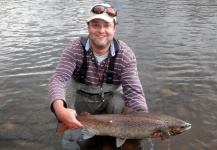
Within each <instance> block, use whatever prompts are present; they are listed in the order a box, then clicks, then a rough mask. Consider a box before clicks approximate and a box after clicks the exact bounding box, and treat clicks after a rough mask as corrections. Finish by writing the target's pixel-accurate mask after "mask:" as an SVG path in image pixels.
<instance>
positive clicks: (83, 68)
mask: <svg viewBox="0 0 217 150" xmlns="http://www.w3.org/2000/svg"><path fill="white" fill-rule="evenodd" d="M87 39H88V37H87V36H81V41H80V42H81V45H82V48H83V53H84V57H83V64H82V66H81V68H80V72H79V83H83V84H84V82H85V78H86V74H87V54H86V49H85V44H86V42H87ZM113 42H114V46H115V56H112V57H111V59H110V63H109V66H108V69H107V71H106V83H107V84H113V76H114V64H115V59H116V57H117V53H118V50H119V49H120V48H119V41H118V40H116V39H113Z"/></svg>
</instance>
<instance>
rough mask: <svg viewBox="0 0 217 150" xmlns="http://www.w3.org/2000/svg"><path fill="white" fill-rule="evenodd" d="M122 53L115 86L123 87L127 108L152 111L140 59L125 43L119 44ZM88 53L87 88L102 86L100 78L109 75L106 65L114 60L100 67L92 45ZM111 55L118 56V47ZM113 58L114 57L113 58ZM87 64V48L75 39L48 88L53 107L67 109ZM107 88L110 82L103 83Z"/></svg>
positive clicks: (63, 55) (88, 47)
mask: <svg viewBox="0 0 217 150" xmlns="http://www.w3.org/2000/svg"><path fill="white" fill-rule="evenodd" d="M119 44H120V45H119V46H120V50H119V51H118V53H117V57H116V61H115V65H114V79H113V84H115V85H116V84H121V85H122V87H123V95H124V100H125V105H126V106H128V107H130V108H133V109H135V110H136V111H146V112H147V111H148V108H147V104H146V100H145V95H144V91H143V88H142V85H141V82H140V80H139V77H138V71H137V62H136V57H135V55H134V53H133V52H132V50H131V49H130V48H129V47H128V46H127V45H126V44H125V43H124V42H122V41H120V40H119ZM85 49H86V50H87V53H86V55H87V64H88V70H87V74H86V78H85V85H86V86H100V85H101V84H102V82H101V81H100V79H99V76H98V74H99V73H100V74H101V75H103V74H104V76H106V73H105V71H104V70H105V69H104V68H105V64H106V63H107V64H109V61H110V57H111V55H109V58H106V59H105V60H103V61H102V62H101V63H100V65H99V66H96V65H95V57H94V54H93V51H92V50H91V49H90V44H89V41H87V43H86V45H85ZM110 52H111V53H113V54H114V55H115V48H114V43H112V45H111V49H110ZM113 54H112V55H113ZM82 63H83V48H82V45H81V43H80V38H76V39H74V40H73V41H72V42H70V43H69V45H68V46H67V47H66V48H65V49H64V51H63V53H62V56H61V58H60V62H59V63H58V65H57V67H56V70H55V72H54V74H53V76H52V77H51V79H50V81H49V85H48V90H49V98H50V103H51V104H52V103H53V102H54V101H55V100H59V99H61V100H63V101H64V102H65V103H64V104H65V107H68V103H67V101H66V99H65V96H66V88H67V85H68V84H69V82H70V80H71V78H73V80H75V81H78V78H79V69H80V67H81V65H82ZM103 84H106V81H103Z"/></svg>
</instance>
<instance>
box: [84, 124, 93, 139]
mask: <svg viewBox="0 0 217 150" xmlns="http://www.w3.org/2000/svg"><path fill="white" fill-rule="evenodd" d="M81 133H82V135H83V139H84V140H86V139H89V138H92V137H93V136H95V134H94V133H92V132H91V131H90V130H88V129H87V127H83V128H82V129H81Z"/></svg>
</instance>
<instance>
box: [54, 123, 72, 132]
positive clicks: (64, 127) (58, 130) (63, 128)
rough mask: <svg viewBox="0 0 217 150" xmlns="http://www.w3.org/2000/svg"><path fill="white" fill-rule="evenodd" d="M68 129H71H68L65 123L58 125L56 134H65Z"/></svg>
mask: <svg viewBox="0 0 217 150" xmlns="http://www.w3.org/2000/svg"><path fill="white" fill-rule="evenodd" d="M68 129H69V127H67V126H66V125H65V124H64V123H58V125H57V129H56V133H63V132H65V131H66V130H68Z"/></svg>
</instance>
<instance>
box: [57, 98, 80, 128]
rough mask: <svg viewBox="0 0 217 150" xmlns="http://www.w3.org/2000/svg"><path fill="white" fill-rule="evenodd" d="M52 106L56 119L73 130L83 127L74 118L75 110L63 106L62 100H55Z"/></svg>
mask: <svg viewBox="0 0 217 150" xmlns="http://www.w3.org/2000/svg"><path fill="white" fill-rule="evenodd" d="M53 108H54V110H55V113H56V115H57V117H58V119H60V120H61V121H62V122H63V123H64V124H65V125H66V126H67V127H69V129H71V130H74V129H78V128H81V127H83V125H82V124H81V123H80V122H79V121H78V120H77V119H76V116H77V114H76V111H75V110H73V109H70V108H65V107H64V106H63V101H62V100H56V101H55V102H54V103H53Z"/></svg>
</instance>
